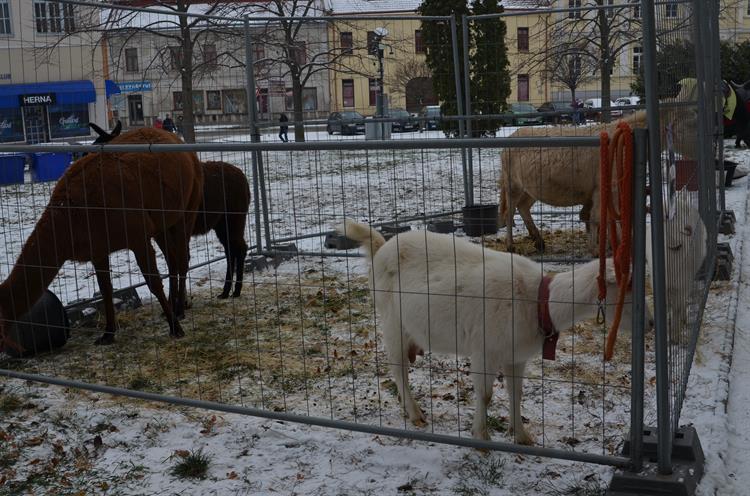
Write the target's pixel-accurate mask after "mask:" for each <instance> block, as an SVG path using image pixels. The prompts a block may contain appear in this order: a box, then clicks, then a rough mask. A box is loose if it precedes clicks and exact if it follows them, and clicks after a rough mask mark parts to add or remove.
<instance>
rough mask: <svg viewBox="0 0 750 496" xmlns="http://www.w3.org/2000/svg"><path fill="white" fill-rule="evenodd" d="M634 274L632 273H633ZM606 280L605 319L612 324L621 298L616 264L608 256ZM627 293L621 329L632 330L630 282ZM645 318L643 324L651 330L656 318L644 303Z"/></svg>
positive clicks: (621, 318) (609, 324)
mask: <svg viewBox="0 0 750 496" xmlns="http://www.w3.org/2000/svg"><path fill="white" fill-rule="evenodd" d="M631 276H632V274H631ZM605 280H606V283H607V298H606V300H605V304H604V319H605V322H606V323H607V326H608V327H609V326H611V325H612V323H613V322H614V320H615V312H616V309H617V301H618V298H619V293H620V288H619V285H618V283H617V277H616V275H615V264H614V260H613V259H612V258H607V270H606V272H605ZM625 291H626V294H625V296H624V299H623V305H622V314H621V316H620V329H627V330H631V329H632V328H633V318H634V315H633V293H632V286H631V285H630V284H628V286H627V287H626V289H625ZM643 317H644V319H643V326H644V329H645V330H647V331H648V330H649V329H651V328H653V326H654V319H653V316H652V315H651V311H650V309H649V308H648V305H644V316H643Z"/></svg>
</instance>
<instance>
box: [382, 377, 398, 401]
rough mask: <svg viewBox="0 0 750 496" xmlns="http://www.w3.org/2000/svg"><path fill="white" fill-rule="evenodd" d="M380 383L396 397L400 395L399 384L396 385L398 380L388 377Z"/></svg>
mask: <svg viewBox="0 0 750 496" xmlns="http://www.w3.org/2000/svg"><path fill="white" fill-rule="evenodd" d="M380 385H381V386H383V389H385V390H386V391H388V392H389V393H391V394H392V395H393V396H394V397H398V386H396V382H395V381H394V380H393V379H386V380H384V381H383V382H381V383H380Z"/></svg>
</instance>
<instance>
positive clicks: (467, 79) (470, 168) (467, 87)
mask: <svg viewBox="0 0 750 496" xmlns="http://www.w3.org/2000/svg"><path fill="white" fill-rule="evenodd" d="M461 31H462V33H461V34H462V38H463V50H464V104H465V105H464V110H465V112H466V113H465V114H464V115H465V117H466V125H465V129H466V135H465V136H463V137H465V138H471V137H472V133H471V74H470V73H469V69H470V67H469V20H468V19H467V18H466V16H465V15H464V16H461ZM467 157H468V158H467V161H466V162H467V167H466V171H467V173H468V178H467V181H468V182H469V196H468V197H466V204H467V206H469V205H474V157H473V152H472V148H469V149H468V150H467Z"/></svg>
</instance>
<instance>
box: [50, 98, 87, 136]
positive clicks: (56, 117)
mask: <svg viewBox="0 0 750 496" xmlns="http://www.w3.org/2000/svg"><path fill="white" fill-rule="evenodd" d="M47 109H48V111H49V128H50V135H51V136H52V138H70V137H72V136H88V135H89V133H90V131H89V126H88V122H89V105H88V104H87V103H76V104H66V105H53V106H50V107H48V108H47Z"/></svg>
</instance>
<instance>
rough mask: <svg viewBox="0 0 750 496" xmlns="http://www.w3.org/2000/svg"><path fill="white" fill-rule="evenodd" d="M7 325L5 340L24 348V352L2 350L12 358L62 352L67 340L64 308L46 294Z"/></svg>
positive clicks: (68, 325) (8, 348) (7, 348)
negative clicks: (6, 338) (59, 350)
mask: <svg viewBox="0 0 750 496" xmlns="http://www.w3.org/2000/svg"><path fill="white" fill-rule="evenodd" d="M8 324H9V326H8V329H7V331H8V337H9V338H10V339H11V340H12V341H13V342H15V343H17V344H19V345H21V347H22V348H23V351H18V350H16V349H14V348H11V347H6V348H5V349H4V350H3V351H5V353H7V354H8V355H10V356H12V357H14V358H21V357H30V356H34V355H37V354H39V353H43V352H45V351H51V350H54V349H56V348H61V347H62V346H64V345H65V343H67V341H68V338H69V337H70V322H69V321H68V315H67V314H66V313H65V307H63V304H62V303H61V302H60V300H59V298H58V297H57V296H55V295H54V293H52V292H51V291H49V290H46V291H45V292H44V295H43V296H42V297H41V298H40V299H39V301H37V302H36V303H35V304H34V306H32V307H31V309H30V310H29V311H28V312H26V314H25V315H24V316H23V317H21V318H20V319H18V321H16V322H13V323H10V322H8Z"/></svg>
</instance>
